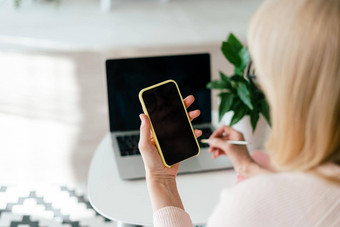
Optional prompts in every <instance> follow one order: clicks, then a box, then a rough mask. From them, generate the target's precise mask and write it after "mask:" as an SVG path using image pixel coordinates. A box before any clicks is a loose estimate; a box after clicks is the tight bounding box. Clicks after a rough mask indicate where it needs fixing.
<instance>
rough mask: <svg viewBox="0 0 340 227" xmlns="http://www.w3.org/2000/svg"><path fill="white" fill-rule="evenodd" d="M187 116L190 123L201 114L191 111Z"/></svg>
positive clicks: (198, 111)
mask: <svg viewBox="0 0 340 227" xmlns="http://www.w3.org/2000/svg"><path fill="white" fill-rule="evenodd" d="M188 114H189V118H190V121H192V120H194V119H195V118H196V117H198V116H199V115H200V114H201V111H200V110H193V111H190V112H189V113H188Z"/></svg>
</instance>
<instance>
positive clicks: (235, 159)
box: [209, 126, 267, 177]
mask: <svg viewBox="0 0 340 227" xmlns="http://www.w3.org/2000/svg"><path fill="white" fill-rule="evenodd" d="M226 140H244V137H243V134H242V133H240V132H239V131H236V130H235V129H233V128H231V127H228V126H222V127H221V128H219V129H218V130H216V131H215V132H214V133H213V134H212V135H211V136H210V138H209V145H210V148H209V152H210V153H211V154H212V157H213V158H217V157H218V156H220V155H227V156H228V157H229V159H230V161H231V162H232V163H233V166H234V169H235V171H236V172H237V173H238V174H240V175H242V176H244V177H251V176H254V175H257V174H260V173H263V172H267V171H266V170H264V169H262V168H261V167H260V166H259V165H258V164H256V163H255V162H254V160H253V159H252V158H251V156H250V155H249V152H248V149H247V147H246V146H244V145H235V144H229V143H228V142H227V141H226Z"/></svg>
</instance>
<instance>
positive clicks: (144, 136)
mask: <svg viewBox="0 0 340 227" xmlns="http://www.w3.org/2000/svg"><path fill="white" fill-rule="evenodd" d="M139 117H140V119H141V125H140V140H139V143H138V146H139V150H145V149H147V148H148V147H150V145H152V143H151V141H150V137H151V131H150V121H149V118H148V117H147V116H146V115H145V114H140V115H139Z"/></svg>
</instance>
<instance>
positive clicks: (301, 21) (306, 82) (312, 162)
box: [139, 0, 340, 226]
mask: <svg viewBox="0 0 340 227" xmlns="http://www.w3.org/2000/svg"><path fill="white" fill-rule="evenodd" d="M248 38H249V50H250V53H251V56H252V58H253V62H254V64H255V66H256V72H257V74H258V75H257V76H258V79H259V84H260V86H261V89H262V90H263V91H264V92H265V94H266V96H267V98H268V101H269V104H270V107H271V118H272V132H271V135H270V138H269V141H268V142H267V145H266V148H267V151H268V152H269V154H270V160H271V164H272V165H273V167H274V168H275V170H276V172H275V173H274V172H270V171H269V170H266V169H263V168H262V167H260V166H259V165H258V164H257V163H255V162H254V161H253V160H252V158H251V157H250V156H249V153H248V151H247V149H246V148H245V147H241V146H237V145H230V144H227V143H226V142H224V140H226V139H231V140H242V139H243V137H242V134H241V133H239V132H237V131H235V130H233V129H231V128H229V127H226V126H224V127H222V128H220V129H219V130H217V131H216V132H214V134H213V135H212V136H211V137H210V140H211V142H210V150H209V151H210V152H211V153H212V155H213V157H218V156H220V155H228V157H229V158H230V160H231V161H232V163H233V165H234V168H235V171H236V172H237V173H238V174H241V175H243V176H244V177H246V178H248V179H246V180H244V181H242V182H241V183H239V184H237V185H236V186H235V187H234V188H231V189H225V190H223V191H222V193H221V197H220V201H219V203H218V204H217V206H216V208H215V210H214V211H213V213H212V214H211V216H210V219H209V220H208V226H254V225H260V226H340V0H270V1H266V2H265V3H264V4H263V5H262V6H261V7H260V9H259V10H258V11H257V12H256V14H255V16H254V17H253V18H252V20H251V23H250V28H249V33H248ZM192 102H193V97H192V96H189V97H188V98H187V99H186V100H185V104H186V105H187V106H189V105H190V104H191V103H192ZM198 115H199V111H193V112H191V113H190V118H191V119H193V118H195V117H197V116H198ZM140 117H141V120H142V124H141V140H140V144H139V148H140V150H141V153H142V156H143V160H144V163H145V169H146V173H147V177H146V179H147V185H148V190H149V194H150V197H151V201H152V206H153V209H154V224H155V226H192V223H191V220H190V216H189V214H187V213H186V212H185V211H184V208H183V205H182V202H181V199H180V196H179V194H178V191H177V187H176V174H177V170H178V165H175V166H173V167H172V168H165V167H164V166H163V164H162V162H161V160H160V158H159V156H158V153H157V150H156V148H155V146H154V145H153V143H152V142H151V141H150V122H149V120H148V118H147V117H146V116H145V115H143V114H141V116H140ZM199 135H200V132H199V131H196V136H199ZM221 180H223V179H221ZM202 205H204V204H202Z"/></svg>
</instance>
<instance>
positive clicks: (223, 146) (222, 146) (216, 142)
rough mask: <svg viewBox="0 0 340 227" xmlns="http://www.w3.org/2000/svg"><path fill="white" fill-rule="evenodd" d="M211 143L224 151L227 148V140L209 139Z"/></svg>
mask: <svg viewBox="0 0 340 227" xmlns="http://www.w3.org/2000/svg"><path fill="white" fill-rule="evenodd" d="M209 145H210V146H211V147H216V148H219V149H221V150H223V151H224V150H225V149H226V141H225V140H223V139H220V138H212V139H209Z"/></svg>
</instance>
